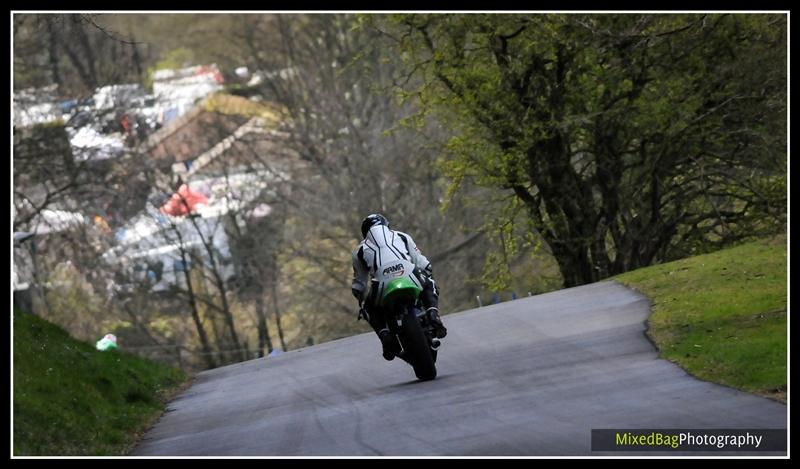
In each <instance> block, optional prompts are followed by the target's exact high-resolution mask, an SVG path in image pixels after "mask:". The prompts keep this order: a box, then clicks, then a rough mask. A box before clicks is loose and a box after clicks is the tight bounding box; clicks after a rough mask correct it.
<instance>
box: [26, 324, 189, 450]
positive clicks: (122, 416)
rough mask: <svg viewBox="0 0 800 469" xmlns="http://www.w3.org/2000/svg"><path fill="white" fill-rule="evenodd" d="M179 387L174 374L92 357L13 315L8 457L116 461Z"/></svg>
mask: <svg viewBox="0 0 800 469" xmlns="http://www.w3.org/2000/svg"><path fill="white" fill-rule="evenodd" d="M120 346H121V348H122V349H124V348H125V344H124V343H122V344H120ZM185 381H186V376H185V375H184V374H183V373H181V372H180V371H178V370H175V369H172V368H167V367H164V366H162V365H158V364H156V363H153V362H151V361H149V360H145V359H142V358H139V357H135V356H132V355H130V354H128V353H125V352H120V351H109V352H99V351H97V350H95V348H94V347H93V346H92V345H90V344H87V343H84V342H79V341H76V340H74V339H72V338H71V337H70V336H69V335H68V334H67V333H66V332H65V331H64V330H63V329H61V328H59V327H57V326H55V325H53V324H51V323H48V322H47V321H44V320H42V319H39V318H38V317H36V316H33V315H31V314H29V313H25V312H22V311H15V314H14V454H15V455H17V456H22V455H30V456H34V455H35V456H40V455H107V456H114V455H124V454H126V453H127V452H128V451H129V450H130V449H131V448H132V445H133V444H134V443H135V441H136V439H137V436H138V434H140V433H141V432H143V431H144V430H146V428H147V426H148V425H150V424H151V423H152V422H153V419H154V418H155V417H157V416H158V415H160V413H161V411H162V410H163V409H164V405H165V402H166V399H167V398H168V397H169V395H170V394H171V393H172V392H174V390H175V389H177V387H179V386H180V385H181V384H182V383H184V382H185Z"/></svg>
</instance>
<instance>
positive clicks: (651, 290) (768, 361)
mask: <svg viewBox="0 0 800 469" xmlns="http://www.w3.org/2000/svg"><path fill="white" fill-rule="evenodd" d="M786 254H787V244H786V236H785V235H782V236H778V237H775V238H772V239H768V240H761V241H757V242H752V243H748V244H743V245H740V246H737V247H733V248H729V249H725V250H721V251H717V252H714V253H711V254H705V255H701V256H696V257H691V258H687V259H681V260H679V261H675V262H670V263H667V264H661V265H656V266H651V267H646V268H643V269H638V270H635V271H632V272H628V273H625V274H622V275H619V276H616V277H614V278H615V279H616V280H618V281H620V282H622V283H624V284H625V285H627V286H630V287H632V288H634V289H636V290H638V291H640V292H642V293H644V294H645V295H647V296H648V297H649V298H650V299H651V301H652V303H653V313H652V314H651V316H650V319H649V324H648V326H649V327H648V331H647V333H648V335H649V336H650V338H651V339H652V340H653V342H654V343H655V344H656V345H657V346H658V348H659V350H660V352H661V356H662V357H663V358H666V359H667V360H670V361H672V362H674V363H676V364H678V365H679V366H681V367H682V368H683V369H685V370H686V371H688V372H689V373H691V374H692V375H694V376H696V377H698V378H700V379H704V380H707V381H712V382H715V383H720V384H724V385H727V386H731V387H734V388H737V389H741V390H744V391H748V392H752V393H756V394H759V395H762V396H765V397H769V398H772V399H775V400H778V401H781V402H784V403H785V402H786V365H787V356H786V353H787V347H786V341H787V329H786V311H787V288H786V285H787V284H786V274H787V269H786Z"/></svg>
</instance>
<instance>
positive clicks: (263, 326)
mask: <svg viewBox="0 0 800 469" xmlns="http://www.w3.org/2000/svg"><path fill="white" fill-rule="evenodd" d="M265 307H266V305H265V304H264V297H263V296H262V295H258V296H256V316H258V356H259V357H263V356H264V345H266V346H267V354H270V353H272V339H271V338H270V336H269V326H268V325H267V315H266V312H265V311H264V309H265Z"/></svg>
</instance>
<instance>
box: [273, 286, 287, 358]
mask: <svg viewBox="0 0 800 469" xmlns="http://www.w3.org/2000/svg"><path fill="white" fill-rule="evenodd" d="M277 283H278V282H272V305H273V306H272V307H273V308H274V309H275V321H276V322H277V323H278V337H279V338H280V340H281V350H283V351H284V352H286V351H287V350H286V340H284V338H283V326H282V325H281V311H280V309H279V308H278V287H277Z"/></svg>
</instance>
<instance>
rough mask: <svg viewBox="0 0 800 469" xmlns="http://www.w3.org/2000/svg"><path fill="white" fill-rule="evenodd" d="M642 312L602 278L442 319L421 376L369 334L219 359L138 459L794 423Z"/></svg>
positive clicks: (566, 439)
mask: <svg viewBox="0 0 800 469" xmlns="http://www.w3.org/2000/svg"><path fill="white" fill-rule="evenodd" d="M649 308H650V305H649V302H648V300H647V299H646V298H645V297H643V296H641V295H640V294H638V293H636V292H633V291H631V290H629V289H627V288H625V287H623V286H621V285H619V284H617V283H615V282H601V283H597V284H592V285H588V286H584V287H578V288H572V289H566V290H561V291H557V292H553V293H548V294H544V295H539V296H535V297H529V298H524V299H519V300H516V301H510V302H505V303H501V304H497V305H492V306H486V307H483V308H480V309H475V310H469V311H465V312H461V313H457V314H451V315H447V316H445V317H444V320H445V324H446V325H447V327H448V330H449V334H448V336H447V338H445V339H444V340H443V345H442V348H441V350H440V352H439V360H438V363H437V365H438V366H437V368H438V371H439V375H438V377H437V378H436V380H434V381H428V382H419V381H417V380H416V378H415V377H414V373H413V370H412V369H411V367H410V366H408V365H407V364H405V363H404V362H402V361H400V360H399V359H395V360H394V361H392V362H386V361H385V360H383V358H382V357H381V355H380V343H379V341H378V339H377V337H376V336H375V335H374V334H362V335H359V336H355V337H349V338H346V339H341V340H337V341H333V342H328V343H325V344H321V345H317V346H314V347H309V348H306V349H300V350H296V351H292V352H288V353H285V354H283V355H280V356H278V357H274V358H269V359H258V360H251V361H248V362H243V363H240V364H236V365H231V366H226V367H222V368H217V369H214V370H210V371H207V372H203V373H200V374H199V375H198V376H197V378H196V381H195V383H194V384H193V386H192V387H191V388H189V389H188V390H187V391H186V392H184V393H183V394H181V395H179V396H178V397H177V398H176V399H175V400H174V401H173V402H171V403H170V404H169V406H168V409H167V412H166V413H165V414H164V416H163V417H162V418H161V419H160V421H159V422H158V423H157V424H156V425H155V426H154V427H153V428H152V429H151V430H150V431H149V432H148V433H147V435H146V436H145V438H144V439H143V440H142V441H141V443H140V444H139V446H138V447H137V448H136V449H135V450H134V452H133V453H132V455H133V456H144V455H175V456H180V455H218V456H227V455H237V456H248V455H264V456H272V455H275V456H278V455H281V456H292V455H297V456H315V455H328V456H330V455H334V456H335V455H348V456H375V455H433V456H436V455H441V456H481V455H486V456H498V455H500V456H536V455H613V454H615V453H598V452H592V451H591V436H590V435H591V434H590V430H591V429H600V428H786V420H787V415H786V406H784V405H783V404H780V403H778V402H774V401H771V400H768V399H764V398H760V397H756V396H753V395H750V394H746V393H743V392H739V391H736V390H733V389H730V388H727V387H723V386H719V385H714V384H710V383H707V382H703V381H700V380H697V379H694V378H692V377H690V376H689V375H687V374H686V373H685V372H684V371H683V370H681V369H680V368H679V367H677V366H676V365H674V364H672V363H670V362H668V361H666V360H661V359H658V358H657V353H656V351H655V348H654V347H653V345H652V344H651V343H650V342H649V341H648V339H647V338H646V336H645V334H644V330H645V327H646V326H645V321H646V320H647V317H648V315H649V313H650V311H649ZM618 454H624V455H630V456H643V455H645V456H646V455H654V454H659V453H642V452H637V453H631V452H626V453H618ZM669 454H674V453H669ZM685 454H690V455H699V454H701V453H685ZM716 454H719V453H716ZM725 454H742V453H725ZM758 454H764V453H758ZM769 454H785V453H769Z"/></svg>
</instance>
